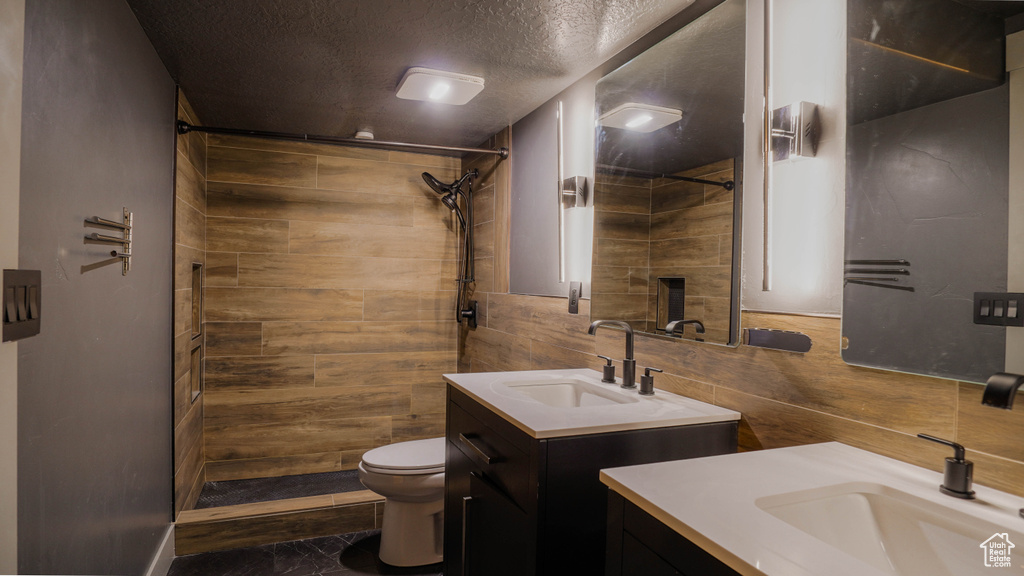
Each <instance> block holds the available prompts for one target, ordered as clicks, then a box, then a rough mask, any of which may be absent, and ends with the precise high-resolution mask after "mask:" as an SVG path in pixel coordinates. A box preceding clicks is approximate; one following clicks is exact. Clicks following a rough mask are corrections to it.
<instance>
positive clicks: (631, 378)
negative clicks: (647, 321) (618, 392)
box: [587, 320, 636, 388]
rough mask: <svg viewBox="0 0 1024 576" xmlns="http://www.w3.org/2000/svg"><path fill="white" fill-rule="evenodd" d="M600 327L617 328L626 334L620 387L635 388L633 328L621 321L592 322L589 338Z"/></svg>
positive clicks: (588, 332)
mask: <svg viewBox="0 0 1024 576" xmlns="http://www.w3.org/2000/svg"><path fill="white" fill-rule="evenodd" d="M601 326H617V327H619V328H622V330H623V331H625V332H626V356H625V358H623V359H622V387H623V388H636V359H635V358H633V327H632V326H630V325H629V323H627V322H623V321H621V320H594V321H593V322H591V323H590V328H589V329H588V330H587V334H590V335H591V336H593V335H594V333H595V332H597V329H598V328H600V327H601Z"/></svg>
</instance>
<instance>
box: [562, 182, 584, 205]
mask: <svg viewBox="0 0 1024 576" xmlns="http://www.w3.org/2000/svg"><path fill="white" fill-rule="evenodd" d="M586 205H587V177H586V176H572V177H570V178H563V179H562V208H575V207H577V206H580V207H583V206H586Z"/></svg>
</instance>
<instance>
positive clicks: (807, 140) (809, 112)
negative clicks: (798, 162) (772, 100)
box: [771, 102, 821, 162]
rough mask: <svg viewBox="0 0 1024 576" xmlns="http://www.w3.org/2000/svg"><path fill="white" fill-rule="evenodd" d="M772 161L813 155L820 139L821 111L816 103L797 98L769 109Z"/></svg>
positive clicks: (816, 151)
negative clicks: (792, 101) (785, 104)
mask: <svg viewBox="0 0 1024 576" xmlns="http://www.w3.org/2000/svg"><path fill="white" fill-rule="evenodd" d="M771 122H772V123H771V149H772V161H774V162H778V161H781V160H787V159H789V158H813V157H814V156H816V155H817V154H818V143H819V142H820V141H821V115H820V114H819V113H818V105H817V104H811V103H810V102H797V103H796V104H791V105H789V106H783V107H782V108H776V109H775V110H772V119H771Z"/></svg>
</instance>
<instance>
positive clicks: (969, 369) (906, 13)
mask: <svg viewBox="0 0 1024 576" xmlns="http://www.w3.org/2000/svg"><path fill="white" fill-rule="evenodd" d="M1022 13H1024V2H980V1H968V0H901V1H900V2H891V1H888V0H849V3H848V21H847V30H848V45H847V75H848V90H847V124H848V126H847V192H846V251H845V258H846V266H845V275H844V280H845V286H844V290H843V328H842V332H843V337H844V347H845V349H844V350H843V358H844V359H845V360H846V361H847V362H849V363H852V364H857V365H862V366H870V367H877V368H885V369H890V370H900V371H905V372H912V373H918V374H926V375H931V376H938V377H944V378H954V379H957V380H962V381H968V382H984V381H985V380H986V379H987V378H988V377H989V376H991V375H992V374H993V373H995V372H1000V371H1003V370H1006V369H1008V368H1010V369H1011V371H1013V370H1012V368H1013V366H1011V365H1008V362H1012V361H1013V360H1014V357H1015V356H1016V358H1017V359H1018V360H1019V359H1020V358H1021V357H1024V349H1019V348H1018V349H1016V350H1014V347H1015V346H1018V347H1019V346H1020V345H1019V344H1014V342H1015V338H1014V336H1015V335H1014V334H1012V333H1008V330H1021V329H1020V328H1009V329H1008V328H1006V327H1005V326H1002V325H999V324H1000V322H991V320H994V319H996V318H993V316H995V315H996V313H997V312H998V313H999V314H998V315H999V316H1001V318H1002V319H1003V320H1005V319H1006V317H1007V315H1008V314H1007V313H1008V312H1009V310H1008V304H1009V302H1008V301H1007V299H1006V298H1004V297H1002V296H999V295H998V294H1000V293H1006V292H1009V291H1012V290H1013V287H1014V283H1015V281H1014V279H1013V275H1014V274H1015V273H1017V274H1019V271H1020V270H1021V269H1024V262H1020V261H1017V262H1014V258H1015V257H1017V256H1015V250H1014V248H1013V246H1011V245H1009V244H1008V238H1009V235H1010V230H1011V229H1012V227H1013V226H1014V224H1012V220H1013V218H1012V217H1011V218H1008V214H1009V213H1010V212H1011V210H1010V207H1011V206H1012V205H1014V201H1012V200H1011V197H1010V193H1011V191H1013V193H1014V194H1024V187H1022V185H1021V182H1013V181H1012V174H1013V168H1012V166H1013V165H1014V163H1015V162H1016V163H1017V164H1018V165H1019V164H1020V162H1021V161H1024V159H1018V160H1016V161H1011V157H1010V153H1011V152H1010V151H1011V134H1012V133H1013V131H1012V130H1011V128H1010V126H1011V123H1012V122H1014V120H1011V117H1012V116H1013V115H1014V114H1015V113H1014V112H1012V109H1013V107H1014V106H1016V107H1017V108H1018V110H1019V109H1020V104H1014V105H1011V103H1012V102H1018V103H1020V102H1024V93H1021V92H1022V88H1024V78H1022V79H1019V80H1015V81H1011V75H1014V76H1017V75H1022V74H1024V71H1017V72H1011V73H1008V72H1007V69H1008V68H1013V67H1015V66H1016V67H1019V66H1021V65H1022V63H1021V62H1020V61H1021V60H1024V50H1022V48H1024V44H1020V45H1019V46H1020V48H1018V52H1020V54H1018V55H1017V56H1016V57H1014V56H1013V55H1012V46H1013V45H1014V42H1018V43H1020V42H1024V34H1022V33H1020V32H1019V31H1020V30H1022V29H1024V16H1022ZM1015 32H1017V38H1018V39H1017V40H1016V41H1014V40H1011V41H1010V42H1009V43H1008V42H1007V37H1008V35H1012V34H1013V33H1015ZM1008 46H1010V47H1011V53H1010V57H1009V58H1008V52H1007V47H1008ZM1015 60H1016V63H1015ZM1008 64H1009V66H1008ZM1011 85H1015V86H1011ZM1016 114H1017V115H1018V116H1019V115H1020V114H1021V112H1020V111H1018V112H1016ZM1015 121H1016V122H1018V123H1019V122H1021V121H1022V120H1021V119H1020V118H1018V119H1017V120H1015ZM1016 138H1017V139H1018V142H1017V143H1016V144H1015V146H1016V147H1018V148H1019V146H1021V145H1022V142H1020V141H1019V140H1021V139H1024V132H1022V131H1021V128H1020V127H1019V126H1018V127H1017V128H1016ZM1008 272H1009V275H1008ZM1016 291H1018V292H1020V291H1022V287H1021V286H1020V284H1017V285H1016ZM981 293H990V294H991V293H994V294H995V295H990V296H987V297H986V296H977V295H978V294H981ZM985 302H987V304H986V307H985V309H986V310H987V312H988V314H987V315H988V316H989V318H988V320H989V321H990V322H987V323H985V322H979V321H978V320H979V319H978V318H976V317H975V316H976V313H977V312H978V311H979V310H980V308H979V305H981V304H982V303H985ZM1000 302H1002V304H999V303H1000ZM1016 313H1017V314H1021V313H1022V312H1021V311H1017V312H1016ZM1002 323H1005V322H1002ZM1008 336H1009V337H1008Z"/></svg>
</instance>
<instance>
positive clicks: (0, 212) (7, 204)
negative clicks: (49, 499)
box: [0, 0, 25, 574]
mask: <svg viewBox="0 0 1024 576" xmlns="http://www.w3.org/2000/svg"><path fill="white" fill-rule="evenodd" d="M24 45H25V0H0V206H3V208H2V209H0V268H17V267H18V200H19V197H20V188H21V187H20V176H21V87H22V58H23V55H24ZM17 553H18V344H17V343H16V342H6V343H3V344H0V574H15V573H17V571H18V559H17Z"/></svg>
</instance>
